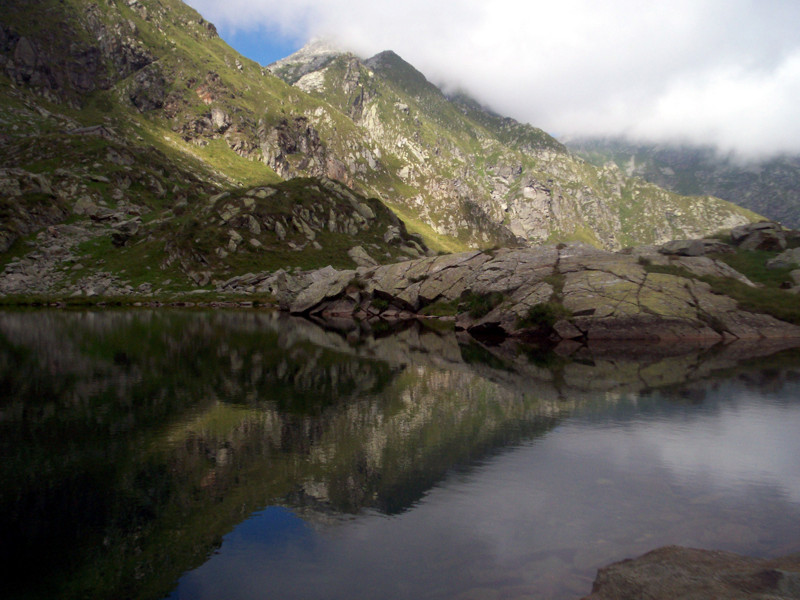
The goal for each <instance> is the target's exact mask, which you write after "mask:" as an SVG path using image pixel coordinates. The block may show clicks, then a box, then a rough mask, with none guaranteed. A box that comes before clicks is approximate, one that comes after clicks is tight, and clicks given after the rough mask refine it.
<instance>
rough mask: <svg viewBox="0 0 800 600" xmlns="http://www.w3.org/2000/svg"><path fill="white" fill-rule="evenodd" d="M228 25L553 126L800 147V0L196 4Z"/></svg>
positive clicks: (752, 150)
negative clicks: (306, 44) (412, 69)
mask: <svg viewBox="0 0 800 600" xmlns="http://www.w3.org/2000/svg"><path fill="white" fill-rule="evenodd" d="M189 3H190V4H191V5H192V6H194V7H195V8H196V9H197V10H199V11H200V12H201V13H202V14H203V15H204V16H205V17H206V18H208V19H209V20H211V21H212V22H215V23H217V24H218V25H222V26H224V27H228V28H242V29H247V28H252V27H255V26H261V27H267V28H268V29H271V30H273V31H280V32H281V33H282V34H284V35H289V36H293V37H296V38H298V39H310V38H311V37H317V36H320V37H329V38H333V39H336V40H337V41H338V42H339V43H341V44H342V45H343V46H345V47H347V48H350V49H352V50H353V51H355V52H356V53H358V54H360V55H362V56H369V55H372V54H374V53H377V52H380V51H381V50H386V49H391V50H394V51H395V52H397V53H398V54H399V55H400V56H402V57H403V58H404V59H406V60H407V61H408V62H410V63H411V64H413V65H414V66H416V67H417V68H418V69H419V70H421V71H422V72H423V73H425V74H426V76H427V77H428V78H429V79H430V80H431V81H433V82H434V83H437V84H440V85H443V86H450V87H455V86H461V87H463V88H464V89H466V90H467V91H468V92H469V93H471V94H472V95H473V96H474V97H476V98H477V99H479V100H481V101H483V102H485V103H487V104H488V105H490V106H491V107H493V108H495V109H496V110H497V111H498V112H501V113H503V114H507V115H509V116H512V117H514V118H516V119H519V120H521V121H525V122H529V123H531V124H533V125H535V126H538V127H541V128H543V129H545V130H546V131H548V132H550V133H552V134H554V135H557V136H564V135H581V134H583V135H586V134H591V135H618V134H626V135H628V136H630V137H634V138H641V139H653V140H669V141H687V142H696V143H712V144H715V145H718V146H719V147H720V148H721V149H723V150H736V151H738V152H740V153H742V154H744V155H763V154H771V153H778V152H800V35H798V30H797V24H798V23H800V2H798V1H797V0H758V1H756V0H673V1H672V2H669V3H656V2H641V0H635V1H633V0H610V1H607V2H596V1H592V0H560V1H559V2H553V1H552V0H548V1H547V2H543V1H540V0H533V1H517V0H493V1H492V2H481V1H477V0H438V1H435V0H406V1H405V2H402V3H400V2H397V1H396V0H226V1H225V2H219V1H218V0H190V2H189Z"/></svg>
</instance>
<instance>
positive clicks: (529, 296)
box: [220, 244, 800, 342]
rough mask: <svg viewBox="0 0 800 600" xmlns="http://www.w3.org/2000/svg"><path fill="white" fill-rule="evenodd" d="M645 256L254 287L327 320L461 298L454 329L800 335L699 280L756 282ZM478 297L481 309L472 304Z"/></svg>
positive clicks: (557, 257) (521, 262)
mask: <svg viewBox="0 0 800 600" xmlns="http://www.w3.org/2000/svg"><path fill="white" fill-rule="evenodd" d="M644 255H648V256H656V257H657V256H659V255H658V253H654V254H653V251H652V249H643V250H642V251H641V252H636V251H633V252H630V253H612V252H607V251H603V250H598V249H596V248H593V247H591V246H586V245H583V244H570V245H561V246H558V247H555V246H545V247H540V248H526V249H501V250H497V251H494V252H477V251H475V252H466V253H460V254H452V255H446V256H438V257H426V258H421V259H417V260H411V261H406V262H401V263H395V264H390V265H382V266H364V267H359V268H358V269H357V270H355V271H336V270H335V269H333V268H331V267H328V268H326V269H321V270H318V271H312V272H305V273H296V274H291V275H290V274H288V273H285V272H283V271H281V272H279V273H276V274H272V275H270V274H263V275H262V276H261V279H260V281H259V283H258V284H257V289H259V290H261V291H268V292H271V293H273V294H275V296H276V297H277V299H278V302H279V304H280V306H281V308H283V309H284V310H287V311H289V312H292V313H296V314H321V315H324V316H329V317H332V316H349V317H352V316H357V317H358V316H362V317H368V316H370V315H376V314H383V315H384V316H385V317H389V316H390V317H392V318H398V317H399V315H401V314H406V315H407V316H409V317H411V316H413V315H415V314H418V313H420V312H421V311H424V310H425V309H426V307H429V306H431V305H443V306H444V305H448V306H451V307H453V303H459V306H458V308H457V309H456V310H454V311H453V312H456V313H458V316H457V328H460V329H466V330H468V331H470V332H489V331H491V332H495V333H497V334H501V335H522V336H525V335H529V334H533V333H538V334H541V333H542V332H543V331H544V332H547V333H548V334H549V335H551V337H553V338H554V339H581V340H585V341H588V342H595V341H601V340H615V341H622V340H638V341H660V342H666V341H681V342H688V341H698V340H712V341H722V340H723V339H731V338H741V339H759V338H772V339H777V338H793V337H800V327H796V326H794V325H791V324H789V323H784V322H782V321H778V320H777V319H775V318H773V317H771V316H769V315H765V314H758V313H752V312H747V311H744V310H740V309H739V308H738V305H737V303H736V301H735V300H733V299H732V298H729V297H727V296H724V295H720V294H718V293H713V292H712V289H711V286H710V285H708V284H707V283H704V282H702V281H699V280H697V279H694V278H693V276H701V275H711V276H714V277H733V278H735V279H738V280H740V281H742V282H743V283H745V284H747V285H751V286H752V285H753V284H752V282H750V281H749V280H748V279H747V278H746V277H744V276H743V275H741V274H740V273H738V272H736V271H735V270H733V269H732V268H731V267H729V266H728V265H727V264H725V263H722V262H720V261H717V260H714V259H712V258H710V257H705V256H698V257H689V256H682V257H677V258H673V259H668V258H667V257H666V256H663V255H661V259H662V260H663V261H667V262H669V264H671V265H673V266H677V267H680V268H683V269H684V270H685V271H686V273H687V275H686V276H678V275H673V274H665V273H659V272H649V271H648V270H647V269H646V268H645V265H644V264H643V263H642V261H641V260H640V257H641V256H644ZM251 288H253V282H252V281H247V282H239V281H228V282H226V283H225V284H224V285H223V286H221V287H220V290H221V291H235V290H239V291H242V290H247V289H251ZM448 303H449V304H448ZM470 303H472V304H470ZM482 303H483V305H485V308H483V309H479V308H476V306H478V305H481V304H482ZM552 306H563V308H564V309H566V314H568V315H569V316H568V317H566V318H564V317H561V318H558V317H556V318H555V321H554V322H551V323H544V325H543V324H542V323H541V322H538V321H536V322H531V319H532V318H534V319H535V318H541V314H542V311H543V310H544V311H545V312H547V309H548V307H550V308H551V307H552ZM534 308H536V310H535V311H534V312H531V311H532V309H534ZM561 310H563V309H561ZM531 315H534V317H531ZM537 315H538V316H537Z"/></svg>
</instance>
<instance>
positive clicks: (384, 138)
mask: <svg viewBox="0 0 800 600" xmlns="http://www.w3.org/2000/svg"><path fill="white" fill-rule="evenodd" d="M272 70H273V71H274V72H275V73H276V74H277V75H280V77H283V78H284V79H285V81H284V79H281V78H279V77H277V76H275V75H273V74H272V72H270V71H269V70H267V69H265V68H262V67H261V66H259V65H257V64H256V63H254V62H252V61H249V60H247V59H246V58H244V57H242V56H241V55H239V54H238V53H236V52H235V51H234V50H232V49H231V48H230V47H229V46H227V44H225V43H224V42H223V41H222V40H221V39H220V38H219V36H218V35H217V33H216V30H215V28H214V26H213V25H212V24H210V23H208V22H206V21H205V20H204V19H203V18H202V17H201V16H200V15H199V14H198V13H196V12H195V11H194V10H192V9H190V8H189V7H187V6H186V5H184V4H182V3H181V2H180V1H179V0H125V1H122V0H111V1H109V2H104V3H93V2H88V1H87V0H63V1H56V0H37V1H36V2H23V1H22V0H10V1H9V2H7V3H6V6H5V7H4V12H3V15H2V17H1V18H0V123H2V133H0V164H2V169H0V252H2V254H1V255H0V267H4V268H6V271H7V273H6V274H7V275H13V276H14V277H12V279H15V282H14V285H12V286H11V287H9V288H5V290H6V293H10V292H9V290H11V289H13V290H15V291H14V293H25V292H26V291H29V292H30V291H35V292H39V293H55V294H64V293H67V292H68V293H77V294H91V293H94V292H97V290H98V289H100V288H103V289H104V290H106V292H107V293H111V292H115V293H116V292H118V293H124V294H127V293H131V292H139V291H141V290H144V291H148V290H156V289H164V290H169V289H173V288H174V289H186V287H187V286H200V287H206V286H207V287H208V288H209V289H210V288H211V287H212V286H213V284H214V282H220V281H224V280H227V279H229V278H230V277H232V276H235V275H241V274H244V273H246V272H248V271H258V270H264V269H272V270H274V269H278V268H282V267H283V268H285V267H290V268H291V267H302V268H314V267H322V266H325V265H329V264H330V265H333V266H336V267H340V268H346V267H351V268H352V267H355V266H357V265H359V264H362V263H363V261H364V260H375V261H377V262H391V261H393V260H396V259H397V258H398V257H401V256H411V257H413V256H415V255H420V254H426V253H428V252H429V250H428V246H430V247H433V248H434V249H436V250H440V251H457V250H464V249H466V248H468V247H490V246H496V245H503V246H505V245H519V244H521V245H526V244H538V243H543V242H548V241H552V242H555V241H562V240H581V241H585V242H588V243H590V244H593V245H595V246H599V247H604V248H619V247H623V246H629V245H633V244H636V243H645V242H647V243H650V242H663V241H666V240H668V239H672V238H676V237H698V236H701V235H705V234H707V233H709V232H712V231H717V230H720V229H725V228H730V227H733V226H736V225H740V224H742V223H745V222H748V221H751V220H754V219H756V218H757V216H756V215H755V214H753V213H750V212H749V211H746V210H743V209H740V208H738V207H735V206H733V205H731V204H729V203H726V202H724V201H721V200H717V199H714V198H710V197H698V198H687V197H682V196H678V195H676V194H673V193H670V192H666V191H664V190H662V189H660V188H657V187H656V186H654V185H652V184H648V183H645V182H643V181H642V180H639V179H635V178H633V179H631V178H627V177H625V176H624V174H623V173H622V171H621V170H620V169H619V168H617V167H614V166H610V167H603V168H596V167H594V166H592V165H591V164H589V163H587V162H585V161H583V160H581V159H578V158H576V157H574V156H573V155H571V154H570V153H569V152H568V151H567V150H566V149H565V148H564V146H563V145H561V144H560V143H559V142H557V141H556V140H554V139H553V138H552V137H550V136H549V135H547V134H546V133H544V132H542V131H541V130H538V129H535V128H533V127H531V126H528V125H523V124H520V123H517V122H515V121H513V120H511V119H505V118H502V117H500V116H498V115H495V114H493V113H491V112H490V111H488V110H486V109H484V108H482V107H480V106H478V105H477V104H476V103H475V102H473V101H471V100H470V99H468V98H466V97H463V96H454V97H447V96H445V95H444V94H442V92H441V91H440V90H439V89H437V88H436V87H435V86H433V85H432V84H431V83H429V82H428V81H427V80H426V79H425V77H424V76H423V75H422V74H421V73H419V72H418V71H416V70H415V69H414V68H413V67H412V66H411V65H409V64H407V63H406V62H404V61H403V60H402V59H401V58H400V57H398V56H397V55H395V54H393V53H391V52H384V53H381V54H379V55H377V56H375V57H372V58H370V59H368V60H362V59H359V58H357V57H355V56H353V55H351V54H347V53H341V52H339V51H337V50H336V49H333V48H331V47H329V46H328V47H326V46H320V45H319V44H315V45H313V46H312V47H310V48H306V49H305V50H303V51H301V52H300V53H298V54H296V55H294V56H292V57H289V59H287V60H286V61H282V62H281V63H279V64H277V65H274V66H273V67H272ZM282 180H292V181H291V182H286V183H284V184H281V183H280V182H281V181H282ZM333 182H338V183H333ZM274 186H277V187H274ZM281 186H284V187H281ZM275 190H277V191H275ZM277 192H281V193H277ZM284 192H285V193H284ZM225 193H227V194H230V199H229V200H224V198H223V196H220V194H225ZM370 198H372V199H374V200H369V199H370ZM383 205H385V206H387V207H389V208H390V209H391V210H392V211H393V213H394V214H395V215H397V217H399V218H400V219H402V220H403V222H404V223H405V224H406V225H407V226H408V230H409V231H410V232H416V233H418V234H420V235H421V237H419V236H418V237H414V236H412V235H411V234H410V233H408V232H407V231H406V229H405V227H404V226H403V224H401V223H398V222H397V219H396V217H395V216H393V215H390V213H389V212H387V211H386V210H384V209H383V208H381V207H382V206H383ZM355 207H366V208H367V209H368V211H365V210H359V209H358V208H355ZM234 213H235V214H234ZM369 214H374V217H375V219H374V222H373V221H371V220H370V218H369V217H368V216H365V215H369ZM226 215H227V216H226ZM278 215H283V216H282V217H280V218H278ZM290 215H292V216H291V217H290ZM357 215H360V217H357ZM358 218H361V219H365V220H366V221H370V223H371V224H369V226H367V225H366V221H364V222H360V221H359V222H357V221H358ZM354 219H355V220H354ZM48 227H49V228H50V229H47V228H48ZM281 230H284V235H281ZM356 230H358V231H356ZM362 234H363V235H362ZM265 236H266V237H265ZM354 237H355V238H356V239H353V238H354ZM356 247H360V248H361V250H358V249H356ZM362 251H363V253H364V254H366V255H368V258H365V257H364V256H363V255H362ZM355 257H358V258H355ZM42 266H43V268H44V270H42V269H40V268H39V267H42ZM9 269H10V271H9ZM37 269H38V270H37ZM51 275H52V276H53V277H52V278H51ZM37 281H44V282H45V284H42V285H38V286H35V285H33V284H34V283H35V282H37ZM25 282H28V283H27V284H26V283H25ZM48 282H49V283H48ZM65 282H66V283H65ZM26 285H27V286H28V287H26ZM32 285H33V287H30V286H32ZM142 286H144V287H142ZM98 293H99V292H98ZM148 293H149V292H148Z"/></svg>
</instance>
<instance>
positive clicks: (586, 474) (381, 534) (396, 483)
mask: <svg viewBox="0 0 800 600" xmlns="http://www.w3.org/2000/svg"><path fill="white" fill-rule="evenodd" d="M645 350H646V351H645ZM649 350H650V349H642V348H639V349H637V351H636V354H637V358H636V360H633V359H632V358H630V356H631V354H630V353H629V352H628V353H623V352H621V351H617V352H611V351H608V350H607V351H605V352H602V353H595V354H592V353H589V352H588V351H585V350H584V351H581V352H579V353H578V354H576V355H575V356H574V357H573V359H566V358H563V357H559V356H555V355H548V354H542V353H537V352H532V351H519V350H515V349H513V348H507V347H496V348H489V349H487V348H485V347H483V346H480V345H478V344H476V343H474V342H471V341H469V340H468V339H467V338H464V337H457V336H456V335H454V334H453V333H451V332H437V331H433V330H428V329H425V328H422V327H419V326H414V327H409V328H406V329H404V330H402V331H395V332H391V333H389V332H385V331H381V332H378V331H371V332H370V331H352V330H351V331H348V330H345V329H343V330H341V331H330V330H324V329H322V328H320V327H317V326H316V325H314V324H312V323H309V322H307V321H304V320H300V319H293V318H288V317H286V316H284V315H279V314H274V313H267V312H260V311H255V310H254V311H242V312H235V311H230V312H225V311H218V312H210V311H209V312H203V311H194V312H193V311H183V312H181V311H169V310H163V311H144V310H142V311H105V312H66V311H44V310H43V311H30V312H0V564H2V565H3V569H4V570H5V571H6V572H5V573H3V581H4V588H5V589H4V594H3V595H4V597H8V598H45V597H46V598H54V597H58V598H83V597H92V598H142V599H154V600H158V599H161V598H166V597H168V598H174V599H181V600H183V599H218V598H226V599H243V600H244V599H247V600H251V599H268V598H269V599H274V598H280V599H284V598H285V599H293V598H298V599H300V598H302V599H314V598H325V599H338V598H342V599H345V598H346V599H359V598H364V599H368V598H369V599H372V598H389V599H395V598H397V599H405V598H409V599H412V598H413V599H419V598H442V599H444V598H448V599H450V598H453V599H462V600H468V599H478V598H481V599H484V598H487V599H501V598H502V599H517V598H519V599H522V598H578V597H580V596H582V595H584V594H587V593H588V592H589V591H590V590H591V583H592V580H593V579H594V575H595V572H596V570H597V568H598V567H601V566H604V565H606V564H608V563H610V562H613V561H616V560H620V559H622V558H626V557H632V556H636V555H639V554H642V553H644V552H646V551H648V550H652V549H654V548H656V547H659V546H662V545H665V544H681V545H687V546H694V547H702V548H714V549H725V550H731V551H734V552H739V553H743V554H748V555H754V556H777V555H781V554H786V553H789V552H797V551H800V460H798V457H800V352H798V351H797V350H784V351H780V352H779V351H778V349H777V348H770V349H767V348H754V347H741V346H731V347H729V348H727V349H725V350H723V351H720V350H718V349H716V350H715V349H712V350H706V351H699V350H698V351H695V352H690V353H677V352H675V353H674V355H665V354H664V352H659V353H656V352H652V353H651V352H649Z"/></svg>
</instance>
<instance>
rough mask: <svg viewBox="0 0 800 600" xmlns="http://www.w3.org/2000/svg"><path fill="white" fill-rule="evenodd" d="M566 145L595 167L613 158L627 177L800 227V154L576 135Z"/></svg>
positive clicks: (611, 160) (788, 225)
mask: <svg viewBox="0 0 800 600" xmlns="http://www.w3.org/2000/svg"><path fill="white" fill-rule="evenodd" d="M566 144H567V146H568V147H569V148H570V149H571V150H572V151H573V152H576V153H577V154H578V155H579V156H581V157H583V158H584V159H586V160H588V161H589V162H591V163H593V164H595V165H598V166H600V165H604V164H606V163H608V162H613V163H614V164H616V165H617V166H618V167H619V168H620V169H622V170H623V171H624V172H625V174H626V175H628V176H629V177H641V178H642V179H645V180H647V181H650V182H652V183H655V184H656V185H659V186H661V187H663V188H666V189H669V190H672V191H674V192H677V193H678V194H689V195H705V194H709V195H712V196H716V197H719V198H725V199H726V200H729V201H731V202H733V203H735V204H738V205H739V206H743V207H745V208H749V209H750V210H752V211H755V212H757V213H760V214H762V215H764V216H766V217H768V218H770V219H774V220H776V221H778V222H780V223H783V224H784V225H786V226H787V227H792V228H800V155H790V154H784V155H780V156H774V157H771V158H766V159H749V160H745V159H742V158H739V157H736V156H731V155H727V154H724V153H720V152H719V151H717V150H716V149H714V148H713V147H710V146H691V145H676V144H653V143H649V144H648V143H636V142H632V141H630V140H626V139H624V138H576V139H573V140H569V141H567V142H566Z"/></svg>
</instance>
